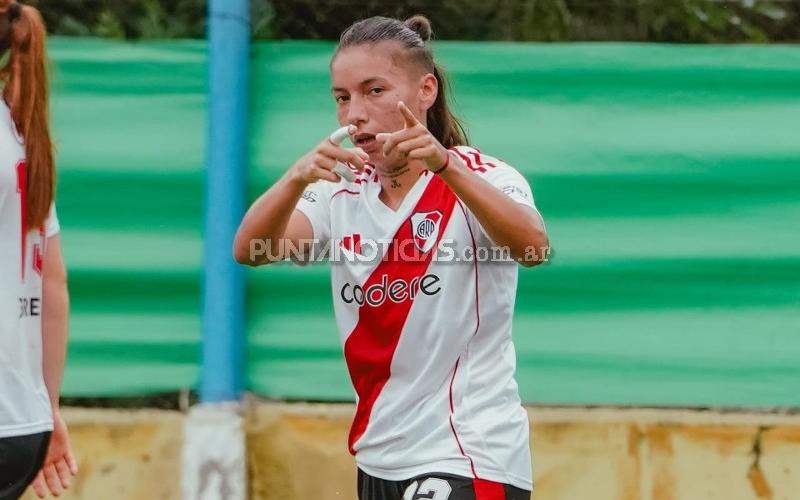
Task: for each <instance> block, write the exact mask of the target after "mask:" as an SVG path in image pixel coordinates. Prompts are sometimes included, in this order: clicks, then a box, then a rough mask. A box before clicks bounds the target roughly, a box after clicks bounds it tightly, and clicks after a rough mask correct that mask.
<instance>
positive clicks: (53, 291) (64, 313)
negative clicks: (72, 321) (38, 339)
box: [42, 235, 69, 412]
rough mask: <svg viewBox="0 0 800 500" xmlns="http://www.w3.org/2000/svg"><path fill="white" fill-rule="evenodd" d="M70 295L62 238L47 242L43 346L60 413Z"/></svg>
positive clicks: (48, 379)
mask: <svg viewBox="0 0 800 500" xmlns="http://www.w3.org/2000/svg"><path fill="white" fill-rule="evenodd" d="M68 318H69V293H68V292H67V271H66V268H65V267H64V258H63V256H62V253H61V240H60V238H59V236H58V235H55V236H51V237H50V238H48V240H47V249H46V251H45V255H44V265H43V270H42V347H43V360H42V365H43V371H44V383H45V385H46V386H47V393H48V395H49V396H50V403H51V405H52V407H53V411H54V412H56V411H58V407H59V406H58V405H59V403H58V398H59V395H60V394H61V378H62V376H63V373H64V361H65V359H66V355H67V323H68Z"/></svg>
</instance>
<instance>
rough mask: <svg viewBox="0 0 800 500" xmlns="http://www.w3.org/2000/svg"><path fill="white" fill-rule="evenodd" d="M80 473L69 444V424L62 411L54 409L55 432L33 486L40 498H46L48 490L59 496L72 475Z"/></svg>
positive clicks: (67, 486)
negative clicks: (62, 415)
mask: <svg viewBox="0 0 800 500" xmlns="http://www.w3.org/2000/svg"><path fill="white" fill-rule="evenodd" d="M77 473H78V462H76V461H75V457H74V456H73V454H72V447H71V446H70V444H69V431H68V430H67V424H66V423H65V422H64V419H63V418H62V417H61V412H60V411H58V410H54V411H53V434H52V435H51V436H50V446H49V447H48V449H47V456H46V457H45V459H44V465H42V469H41V470H40V471H39V474H38V475H37V476H36V479H34V480H33V483H32V484H31V487H32V488H33V491H34V492H35V493H36V496H38V497H39V498H44V497H45V495H46V494H47V491H48V490H49V491H50V494H52V495H53V496H55V497H57V496H59V495H61V491H62V490H65V489H67V488H69V485H70V476H74V475H75V474H77Z"/></svg>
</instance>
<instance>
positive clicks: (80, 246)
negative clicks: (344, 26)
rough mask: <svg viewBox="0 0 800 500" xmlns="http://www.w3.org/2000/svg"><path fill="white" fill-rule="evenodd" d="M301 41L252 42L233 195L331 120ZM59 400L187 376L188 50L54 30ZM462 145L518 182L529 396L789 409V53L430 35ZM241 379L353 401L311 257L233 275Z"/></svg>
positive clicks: (309, 47)
mask: <svg viewBox="0 0 800 500" xmlns="http://www.w3.org/2000/svg"><path fill="white" fill-rule="evenodd" d="M332 47H333V46H332V45H331V44H329V43H324V42H319V43H317V42H313V43H312V42H274V43H260V44H256V45H254V47H253V67H252V71H253V76H252V106H251V108H252V120H251V121H252V123H251V141H250V150H251V155H250V156H251V169H250V179H251V182H250V187H249V200H252V199H253V198H255V197H256V196H257V195H258V193H260V192H261V191H262V190H264V189H265V188H266V187H267V186H268V185H269V183H270V182H272V181H273V180H274V179H275V178H277V176H279V175H280V174H281V173H282V172H283V171H284V170H285V168H286V167H287V166H289V165H290V164H291V163H292V162H293V161H294V159H295V158H296V157H298V156H299V155H301V154H302V153H304V152H305V151H306V150H308V149H309V148H310V147H312V146H313V145H314V144H316V143H317V142H318V141H319V140H320V139H321V138H322V137H324V136H325V135H326V134H327V133H329V132H330V131H331V130H332V129H333V128H334V127H336V122H335V118H334V113H333V103H332V100H331V98H330V95H329V90H328V87H329V81H328V73H327V67H328V61H329V57H330V54H331V51H332ZM50 48H51V57H52V59H53V61H54V64H53V66H54V77H53V89H54V95H53V116H54V123H55V133H56V136H57V140H58V147H59V152H60V156H59V159H60V161H59V166H60V169H61V170H60V178H61V182H60V187H59V210H60V216H61V219H62V226H63V233H62V238H63V241H64V245H65V252H66V257H67V259H68V264H69V269H70V285H71V292H72V304H73V316H72V322H71V328H72V330H71V344H70V358H69V363H68V369H67V375H66V380H65V387H64V392H65V394H67V395H73V396H74V395H92V396H103V395H138V394H150V393H156V392H160V391H169V390H175V389H179V388H183V387H191V386H193V385H194V384H195V383H196V381H197V377H198V376H199V368H198V367H199V353H200V349H199V337H200V316H199V311H200V300H199V297H200V293H201V283H202V274H201V273H202V270H201V266H202V254H201V242H202V234H201V232H202V217H203V216H202V213H203V209H204V207H203V168H204V153H205V128H206V122H205V71H206V69H205V46H204V44H203V43H201V42H169V43H137V44H133V43H127V44H126V43H118V42H108V41H97V40H85V39H84V40H67V39H54V40H53V41H52V42H51V47H50ZM436 52H437V56H438V58H439V60H440V61H441V62H442V63H443V64H444V65H445V67H446V68H447V69H448V70H449V73H450V74H451V76H452V79H453V84H454V90H455V96H456V109H457V110H458V111H459V113H460V114H461V115H462V116H463V117H464V118H465V119H466V122H467V123H468V126H469V130H470V132H471V136H472V138H473V142H474V144H475V145H476V146H478V147H479V148H480V149H481V150H482V151H484V152H487V153H489V154H493V155H496V156H500V157H502V158H503V159H505V160H506V161H508V162H509V163H511V164H513V165H515V166H516V167H517V168H519V169H520V170H521V171H522V172H523V173H524V174H525V175H526V177H527V178H528V179H529V181H530V182H531V184H532V186H533V189H534V196H535V198H536V201H537V205H538V206H539V208H540V210H541V212H542V214H543V215H544V217H545V220H546V222H547V225H548V229H549V233H550V236H551V242H552V244H553V246H554V249H555V252H554V253H555V255H554V257H553V259H552V262H551V263H550V264H549V265H547V266H545V267H539V268H535V269H532V270H526V269H521V271H520V285H519V292H518V298H517V313H516V316H515V323H514V336H515V343H516V346H517V354H518V375H517V378H518V381H519V384H520V390H521V392H522V395H523V399H524V400H525V401H528V402H536V403H566V404H643V405H692V406H695V405H699V406H708V405H723V406H800V172H799V170H800V48H798V47H789V46H770V47H766V46H763V47H759V46H727V47H719V46H660V45H636V44H572V45H543V44H505V43H480V44H477V43H445V42H442V43H438V44H437V45H436ZM248 292H249V294H248V309H249V318H248V367H247V375H248V379H247V380H248V387H249V388H250V389H251V390H253V391H255V392H257V393H259V394H262V395H266V396H270V397H276V398H289V399H311V400H351V399H352V398H353V392H352V389H351V388H350V385H349V382H348V380H347V376H346V370H345V365H344V361H343V359H342V355H341V348H340V345H339V342H338V336H337V334H336V332H335V325H334V321H333V317H332V305H331V295H330V294H331V292H330V285H329V279H328V269H327V267H326V266H324V265H323V266H309V267H308V268H297V267H293V266H290V265H276V266H273V267H269V268H260V269H255V270H251V271H248Z"/></svg>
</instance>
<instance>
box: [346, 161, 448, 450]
mask: <svg viewBox="0 0 800 500" xmlns="http://www.w3.org/2000/svg"><path fill="white" fill-rule="evenodd" d="M455 204H456V196H455V194H453V192H452V191H451V190H450V188H449V187H448V186H447V184H445V183H444V181H442V180H441V179H440V178H438V177H436V176H434V177H433V178H431V180H430V182H429V183H428V186H427V187H426V188H425V192H423V193H422V196H421V197H420V200H419V202H417V205H416V207H414V210H412V211H411V215H413V214H415V213H417V212H430V211H433V210H439V211H441V212H442V214H443V217H442V220H441V222H440V223H439V234H438V235H437V237H436V241H437V245H438V242H439V241H440V240H441V238H442V235H443V234H444V232H445V228H447V223H448V221H449V220H450V215H451V214H452V213H453V207H455ZM412 238H413V235H412V228H411V216H410V215H409V218H408V219H407V220H406V221H404V222H403V223H402V224H401V226H400V229H398V231H397V234H395V236H394V238H393V239H392V241H391V242H390V243H389V246H388V249H387V252H386V255H387V258H386V259H384V260H382V261H381V262H380V264H378V266H377V267H376V268H375V270H374V271H373V272H372V274H371V275H370V277H369V278H367V281H366V282H365V283H364V284H363V288H364V290H366V289H367V288H369V287H370V286H372V285H373V284H376V283H380V282H381V278H382V276H383V275H384V274H386V275H388V276H389V280H390V281H392V280H395V279H398V278H402V279H404V280H405V281H406V282H411V280H412V279H414V278H420V277H422V276H424V275H425V273H426V272H427V270H428V267H429V266H430V263H431V259H432V258H433V253H434V252H435V249H436V245H434V246H433V248H432V249H431V250H430V251H429V252H428V253H427V254H425V255H424V256H420V257H421V258H413V259H410V260H409V261H405V262H401V261H396V260H394V259H393V258H392V257H393V256H395V255H396V253H399V252H397V251H396V250H397V248H398V245H403V243H402V242H404V241H409V240H411V239H412ZM406 247H407V245H406ZM401 248H402V247H401ZM411 305H412V301H411V300H410V299H407V300H405V301H403V302H401V303H395V302H393V301H391V300H387V301H386V302H384V303H383V304H382V305H381V306H380V307H372V306H370V305H369V304H367V303H365V304H364V305H362V306H361V307H360V308H359V310H358V322H357V323H356V326H355V328H354V329H353V331H352V332H351V333H350V336H349V337H347V341H346V342H345V345H344V355H345V360H346V361H347V368H348V370H349V372H350V379H351V380H352V382H353V387H354V388H355V390H356V393H357V394H358V405H357V407H356V415H355V418H354V419H353V425H352V427H351V428H350V438H349V439H348V444H349V447H350V453H353V454H355V448H354V447H355V444H356V442H357V441H358V440H359V439H360V438H361V436H363V435H364V432H365V431H366V430H367V424H368V423H369V418H370V415H371V413H372V408H373V406H374V405H375V401H376V400H377V399H378V396H379V395H380V393H381V391H382V390H383V387H384V386H385V385H386V382H387V381H388V380H389V377H390V376H391V365H392V358H393V357H394V352H395V350H396V349H397V343H398V342H399V341H400V333H401V332H402V331H403V326H404V325H405V322H406V319H407V318H408V313H409V312H410V311H411Z"/></svg>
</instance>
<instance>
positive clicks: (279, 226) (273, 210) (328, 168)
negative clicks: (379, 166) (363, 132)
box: [233, 139, 366, 266]
mask: <svg viewBox="0 0 800 500" xmlns="http://www.w3.org/2000/svg"><path fill="white" fill-rule="evenodd" d="M364 157H366V153H363V151H361V152H357V151H356V150H347V149H342V148H340V147H339V146H338V145H336V144H333V143H332V142H330V140H328V139H325V140H324V141H322V142H321V143H320V144H319V145H318V146H317V147H316V148H315V149H314V150H312V151H311V152H309V153H308V154H306V155H305V156H303V157H302V158H300V159H299V160H297V162H296V163H295V164H294V165H293V166H292V167H291V168H290V169H289V170H288V171H287V172H286V173H285V174H284V175H283V177H281V178H280V180H278V182H276V183H275V184H274V185H273V186H272V187H270V188H269V189H268V190H267V192H266V193H264V194H262V195H261V196H260V197H259V198H258V199H257V200H256V201H255V203H253V205H252V206H251V207H250V209H249V210H248V211H247V213H246V214H245V216H244V219H242V223H241V224H240V225H239V230H238V231H237V232H236V238H235V239H234V242H233V254H234V257H235V258H236V261H237V262H239V263H241V264H248V265H251V266H259V265H262V264H269V263H271V262H277V261H280V260H283V258H284V257H285V256H286V251H285V248H283V245H284V243H288V242H290V243H291V244H293V245H294V246H295V247H297V245H299V244H300V243H301V242H302V241H303V240H306V241H309V240H311V238H313V237H314V234H313V228H312V226H311V222H310V221H309V220H308V218H307V217H306V216H305V215H304V214H303V213H302V212H300V211H298V210H296V209H295V207H296V206H297V202H298V201H299V200H300V197H301V196H302V195H303V191H304V190H305V189H306V187H308V185H309V184H311V183H312V182H316V181H317V180H326V181H330V182H339V176H337V175H336V174H335V173H333V172H332V170H333V168H334V167H335V166H336V162H337V161H342V162H349V163H351V164H353V165H355V166H356V167H357V168H359V169H363V168H364ZM265 248H266V249H267V251H263V250H264V249H265ZM258 249H260V250H261V252H256V250H258ZM305 250H306V251H307V250H309V248H306V249H305Z"/></svg>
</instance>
